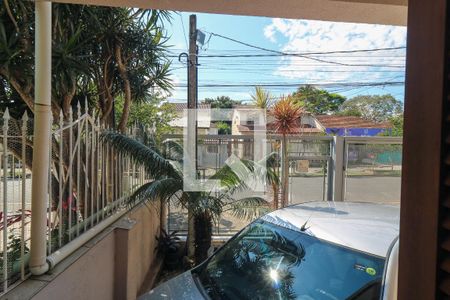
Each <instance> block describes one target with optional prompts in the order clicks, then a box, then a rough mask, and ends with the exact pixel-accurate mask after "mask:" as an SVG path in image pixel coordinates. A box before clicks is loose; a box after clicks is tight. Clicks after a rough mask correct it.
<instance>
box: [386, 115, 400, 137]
mask: <svg viewBox="0 0 450 300" xmlns="http://www.w3.org/2000/svg"><path fill="white" fill-rule="evenodd" d="M403 117H404V116H403V113H402V114H399V115H397V116H393V117H390V118H389V120H388V122H389V123H391V125H392V128H391V129H389V130H387V131H385V132H384V133H383V134H382V135H384V136H403Z"/></svg>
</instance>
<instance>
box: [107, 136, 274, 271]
mask: <svg viewBox="0 0 450 300" xmlns="http://www.w3.org/2000/svg"><path fill="white" fill-rule="evenodd" d="M102 138H103V139H104V140H105V141H107V142H108V143H109V144H110V146H111V147H113V148H114V149H116V150H117V151H118V152H119V153H124V154H127V155H129V156H130V157H131V158H132V159H133V160H134V161H135V162H137V163H138V164H140V165H142V166H143V167H144V169H145V170H146V172H147V173H148V174H149V175H150V176H151V177H152V178H153V180H152V181H150V182H147V183H144V184H143V185H142V186H141V187H139V188H138V189H137V190H136V191H135V192H134V193H133V194H132V195H131V196H130V197H129V199H128V204H129V205H135V204H137V203H139V202H147V201H149V202H151V201H161V204H162V205H164V204H166V203H167V202H168V201H169V200H170V201H174V203H175V204H176V205H178V206H181V207H184V208H186V209H188V210H190V211H191V213H192V215H193V217H194V224H195V228H194V232H188V239H190V240H194V241H195V251H194V253H192V252H191V251H189V250H190V249H189V248H188V257H189V258H190V259H195V262H196V263H200V262H202V261H203V260H204V259H206V257H207V251H208V249H209V248H210V246H211V235H212V225H213V221H215V220H218V219H219V217H220V215H221V214H222V213H223V212H226V211H227V212H230V213H232V214H234V215H235V216H237V217H241V218H247V219H252V218H254V217H258V216H259V215H261V214H263V213H266V212H267V211H268V210H269V207H268V202H267V201H265V200H264V199H262V198H260V197H247V198H242V199H239V200H235V199H234V197H233V195H234V194H235V193H236V192H238V191H242V190H245V189H246V188H248V187H247V186H246V184H245V179H244V178H242V176H240V174H236V173H235V172H234V171H233V170H232V169H231V168H230V167H229V166H227V165H226V166H224V167H222V168H221V169H219V170H218V172H217V173H216V174H215V175H214V176H212V177H211V179H213V180H218V181H219V182H220V186H219V188H220V190H219V192H217V191H209V192H190V191H189V192H188V191H184V189H183V183H184V182H183V179H184V175H183V172H182V167H181V159H182V157H183V148H182V147H181V146H180V145H179V144H178V143H176V142H174V141H171V140H168V141H166V142H164V146H165V151H161V150H160V149H161V147H160V146H159V145H157V144H156V142H155V140H154V139H153V138H152V137H151V136H148V135H144V138H139V139H137V140H136V139H135V138H131V137H128V136H126V135H123V134H121V133H117V132H112V131H107V132H105V133H104V134H103V135H102ZM244 163H245V164H246V166H247V167H248V168H250V169H254V168H255V167H256V164H255V163H253V162H249V161H246V162H244Z"/></svg>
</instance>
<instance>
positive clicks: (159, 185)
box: [127, 178, 183, 206]
mask: <svg viewBox="0 0 450 300" xmlns="http://www.w3.org/2000/svg"><path fill="white" fill-rule="evenodd" d="M182 188H183V183H182V182H181V181H180V180H176V179H173V178H164V179H159V180H154V181H151V182H148V183H144V184H143V185H142V186H141V187H139V188H138V189H137V190H136V191H135V192H134V193H133V194H132V195H131V196H130V197H129V198H128V201H127V203H128V204H129V205H131V206H133V205H135V204H136V203H139V202H145V201H163V202H167V201H169V200H170V199H171V198H172V197H173V196H174V195H175V194H176V193H178V192H179V191H181V190H182Z"/></svg>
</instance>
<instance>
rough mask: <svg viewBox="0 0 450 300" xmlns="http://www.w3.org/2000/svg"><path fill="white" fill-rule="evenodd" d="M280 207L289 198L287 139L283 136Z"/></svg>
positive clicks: (285, 203) (283, 205)
mask: <svg viewBox="0 0 450 300" xmlns="http://www.w3.org/2000/svg"><path fill="white" fill-rule="evenodd" d="M281 152H282V155H281V189H282V193H281V207H286V206H287V205H288V201H289V199H288V197H289V157H288V139H287V136H286V135H283V140H282V143H281Z"/></svg>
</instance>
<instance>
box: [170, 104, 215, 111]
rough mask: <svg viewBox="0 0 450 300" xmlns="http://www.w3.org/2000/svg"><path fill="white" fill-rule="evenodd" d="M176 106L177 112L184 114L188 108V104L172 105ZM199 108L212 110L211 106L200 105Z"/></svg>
mask: <svg viewBox="0 0 450 300" xmlns="http://www.w3.org/2000/svg"><path fill="white" fill-rule="evenodd" d="M172 104H173V105H174V106H175V110H176V111H177V112H182V111H184V110H185V109H187V108H188V106H187V103H172ZM197 108H199V109H211V104H206V103H198V105H197Z"/></svg>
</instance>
